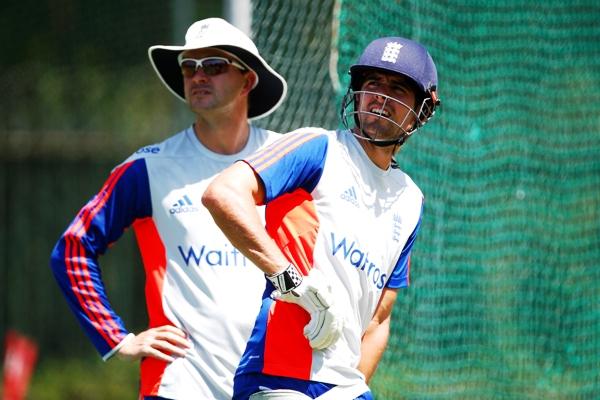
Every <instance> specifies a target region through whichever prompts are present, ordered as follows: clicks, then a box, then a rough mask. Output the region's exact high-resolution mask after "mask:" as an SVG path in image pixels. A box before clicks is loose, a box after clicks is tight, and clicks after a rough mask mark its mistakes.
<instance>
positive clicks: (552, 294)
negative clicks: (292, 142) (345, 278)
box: [254, 0, 600, 399]
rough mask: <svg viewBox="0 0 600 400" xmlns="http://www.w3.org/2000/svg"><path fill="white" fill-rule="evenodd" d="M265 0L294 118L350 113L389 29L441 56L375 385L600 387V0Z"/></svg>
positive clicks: (414, 147)
mask: <svg viewBox="0 0 600 400" xmlns="http://www.w3.org/2000/svg"><path fill="white" fill-rule="evenodd" d="M290 3H291V4H290ZM254 5H255V7H254V29H255V34H256V38H257V40H258V43H259V47H260V48H261V49H266V50H267V52H268V53H269V55H268V57H270V59H271V60H274V63H275V64H276V66H277V67H278V68H279V69H280V70H281V72H282V73H283V74H284V75H285V76H286V77H287V79H288V82H289V83H290V98H289V99H288V101H287V103H286V104H284V106H283V109H282V110H280V111H278V112H277V113H275V114H273V116H271V117H270V120H269V121H268V123H269V124H270V125H271V126H273V125H275V126H279V127H281V128H280V129H282V130H285V129H288V128H295V127H297V126H300V125H325V126H329V127H333V126H336V125H337V110H336V107H337V104H339V97H340V94H341V91H343V90H344V88H345V87H346V86H347V84H348V75H347V70H348V67H349V66H350V65H351V64H352V62H353V61H354V60H355V59H356V58H357V57H358V55H359V54H360V52H361V50H362V48H364V46H366V45H367V44H368V43H369V42H370V41H371V40H372V39H374V38H376V37H380V36H384V35H399V36H406V37H410V38H413V39H416V40H418V41H421V42H422V43H424V44H425V45H426V46H427V47H428V48H429V50H430V52H431V53H432V55H433V57H434V59H435V60H436V64H437V66H438V72H439V81H440V84H439V93H440V95H441V97H442V101H443V105H442V108H441V109H440V110H439V112H438V114H437V115H436V116H435V118H434V119H433V120H432V122H431V123H430V125H428V126H426V127H425V128H424V129H423V130H422V131H420V132H418V134H417V135H416V137H414V138H412V139H411V140H410V141H409V142H408V144H407V145H406V147H405V149H404V150H403V151H402V152H401V154H400V156H399V162H400V164H401V165H402V167H403V168H404V169H405V170H406V171H407V172H408V173H409V174H410V175H411V176H412V177H413V178H414V179H415V181H416V182H417V183H418V184H419V186H420V187H421V188H422V189H423V191H424V193H425V196H426V206H425V207H426V209H425V216H424V221H423V226H422V230H421V235H420V238H419V241H418V244H417V245H416V248H415V250H414V256H413V272H412V286H411V287H410V288H409V289H408V290H406V291H404V292H402V293H401V294H400V299H399V302H398V304H397V306H396V310H395V313H394V321H393V326H392V336H391V339H390V343H389V348H388V350H387V352H386V353H385V356H384V359H383V360H382V363H381V365H380V367H379V369H378V372H377V375H376V377H375V379H374V381H373V385H372V386H373V389H374V391H375V393H376V395H377V398H378V399H597V398H600V378H599V375H600V374H599V372H598V371H599V370H600V368H599V367H600V339H599V336H600V300H599V299H600V283H599V281H600V265H599V264H600V262H599V261H600V222H599V221H600V106H599V105H598V104H599V102H598V100H599V99H600V95H599V94H598V93H599V89H600V68H599V67H600V23H598V21H600V5H598V4H597V2H595V1H579V2H570V3H566V2H559V1H550V2H544V3H538V2H522V1H502V2H493V3H492V2H487V1H467V2H460V3H459V4H453V3H451V2H442V1H435V2H422V1H364V0H352V1H349V0H344V1H338V2H335V4H334V2H331V1H321V2H309V1H297V2H285V1H256V2H254ZM327 18H332V22H333V23H331V22H329V21H328V20H327ZM336 32H337V35H336ZM332 45H333V47H332V48H331V49H330V48H328V47H331V46H332ZM330 50H332V52H330ZM331 59H333V60H335V59H337V60H338V63H337V69H334V71H329V70H328V65H329V62H330V60H331ZM336 77H337V79H339V85H338V86H337V87H336V89H337V90H334V87H335V86H334V85H332V84H331V79H332V78H333V79H334V82H333V83H334V84H335V78H336ZM338 88H341V91H340V89H338ZM335 95H337V96H335ZM310 96H312V98H310ZM331 96H334V97H336V100H335V101H330V99H331ZM323 97H327V98H323ZM328 107H330V108H328ZM332 108H333V109H332Z"/></svg>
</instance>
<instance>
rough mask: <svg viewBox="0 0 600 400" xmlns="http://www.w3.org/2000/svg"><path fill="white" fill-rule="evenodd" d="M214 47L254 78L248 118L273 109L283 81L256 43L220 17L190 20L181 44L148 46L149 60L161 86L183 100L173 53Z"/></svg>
mask: <svg viewBox="0 0 600 400" xmlns="http://www.w3.org/2000/svg"><path fill="white" fill-rule="evenodd" d="M207 47H213V48H217V49H220V50H223V51H226V52H228V53H230V54H232V55H234V56H235V57H236V58H237V59H239V60H240V61H241V62H242V64H244V66H246V67H248V68H249V69H250V70H252V71H254V73H255V74H256V75H257V77H258V83H257V84H256V86H255V87H254V89H252V91H251V92H250V94H249V96H248V118H249V119H258V118H261V117H265V116H267V115H269V114H270V113H272V112H273V111H275V109H276V108H277V107H279V105H280V104H281V102H282V101H283V99H284V98H285V95H286V93H287V83H286V81H285V79H283V77H282V76H281V75H279V74H278V73H277V72H276V71H275V70H274V69H273V68H271V67H270V66H269V64H267V62H266V61H265V60H263V58H262V57H261V56H260V54H259V53H258V49H257V48H256V45H255V44H254V43H253V42H252V40H251V39H250V38H249V37H248V36H246V35H245V34H244V33H243V32H242V31H241V30H239V29H238V28H236V27H235V26H233V25H231V24H230V23H228V22H227V21H225V20H223V19H221V18H207V19H203V20H200V21H196V22H194V23H193V24H192V25H191V26H190V27H189V28H188V30H187V33H186V34H185V45H183V46H162V45H156V46H151V47H150V48H149V49H148V57H149V58H150V63H151V64H152V67H153V68H154V71H156V74H157V75H158V77H159V78H160V80H161V81H162V82H163V83H164V84H165V86H166V87H167V88H168V89H169V90H170V91H171V93H173V94H174V95H175V96H176V97H177V98H179V99H180V100H183V101H185V94H184V91H183V76H182V75H181V68H180V67H179V63H178V61H177V56H179V54H180V53H181V52H182V51H184V50H195V49H204V48H207Z"/></svg>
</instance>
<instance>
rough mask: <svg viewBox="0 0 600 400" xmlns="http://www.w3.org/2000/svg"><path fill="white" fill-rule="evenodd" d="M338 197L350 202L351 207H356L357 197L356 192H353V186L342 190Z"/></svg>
mask: <svg viewBox="0 0 600 400" xmlns="http://www.w3.org/2000/svg"><path fill="white" fill-rule="evenodd" d="M340 197H341V198H342V199H343V200H346V201H348V202H350V203H351V204H352V205H354V207H358V197H357V196H356V190H354V186H351V187H350V188H348V189H346V190H344V192H343V193H342V195H341V196H340Z"/></svg>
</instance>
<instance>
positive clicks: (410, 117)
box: [341, 88, 435, 147]
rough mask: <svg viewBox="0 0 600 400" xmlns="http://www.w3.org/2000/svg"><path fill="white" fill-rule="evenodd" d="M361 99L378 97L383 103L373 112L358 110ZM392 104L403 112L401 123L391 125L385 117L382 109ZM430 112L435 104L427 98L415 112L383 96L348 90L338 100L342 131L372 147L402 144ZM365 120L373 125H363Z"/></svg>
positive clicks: (360, 108) (428, 116)
mask: <svg viewBox="0 0 600 400" xmlns="http://www.w3.org/2000/svg"><path fill="white" fill-rule="evenodd" d="M365 95H374V96H377V97H380V98H381V99H383V104H382V105H381V107H379V108H378V109H377V110H368V109H367V108H365V107H361V104H362V103H364V101H363V99H364V97H365ZM393 103H395V104H396V106H397V107H396V108H398V107H399V108H404V109H405V110H406V113H405V115H404V118H402V120H401V121H395V120H394V119H392V118H390V117H388V116H387V115H386V111H385V109H386V105H388V104H393ZM434 112H435V103H434V102H433V100H432V99H431V98H429V97H428V98H425V99H423V100H422V101H421V104H417V105H416V106H415V109H412V108H411V107H410V106H409V105H408V104H405V103H403V102H402V101H400V100H398V99H396V98H394V97H391V96H387V95H385V94H383V93H377V92H371V91H367V90H353V89H352V88H348V92H347V93H346V95H345V96H344V99H343V100H342V110H341V120H342V124H343V125H344V127H345V128H346V129H348V130H350V131H351V132H352V133H353V134H354V136H356V137H357V138H359V139H362V140H366V141H368V142H370V143H372V144H373V145H375V146H379V147H386V146H392V145H402V144H404V142H405V141H406V139H408V138H409V136H410V135H412V133H413V132H414V131H416V130H417V129H419V128H420V127H421V126H423V125H424V124H425V123H426V122H427V121H428V120H429V118H431V116H432V115H433V114H434ZM369 119H370V120H371V121H373V120H374V121H373V122H372V123H366V121H367V120H369ZM377 119H379V121H377Z"/></svg>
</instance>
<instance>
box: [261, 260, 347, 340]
mask: <svg viewBox="0 0 600 400" xmlns="http://www.w3.org/2000/svg"><path fill="white" fill-rule="evenodd" d="M267 278H268V279H269V280H270V281H271V282H272V283H273V285H274V286H275V288H276V290H275V291H273V293H272V294H271V298H272V299H274V300H281V301H285V302H287V303H294V304H298V305H299V306H300V307H302V308H303V309H305V310H306V311H307V312H308V313H309V315H310V321H309V322H308V324H306V326H305V327H304V336H305V337H306V338H307V339H308V341H309V343H310V346H311V347H312V348H313V349H318V350H320V349H324V348H326V347H329V346H331V345H332V344H333V343H335V341H336V340H337V339H338V338H339V337H340V335H341V333H342V328H343V320H342V318H341V316H340V314H339V313H336V312H335V310H336V307H335V304H334V296H333V293H332V290H331V286H330V285H329V284H328V283H327V279H326V278H325V276H324V275H323V273H322V272H320V271H319V270H316V269H312V270H311V271H310V273H309V275H307V276H304V277H303V276H301V275H300V274H299V273H298V271H297V270H296V268H295V267H294V266H293V265H292V264H290V265H289V266H288V267H287V268H286V269H285V270H284V271H283V272H280V273H278V274H275V275H272V276H267Z"/></svg>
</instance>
